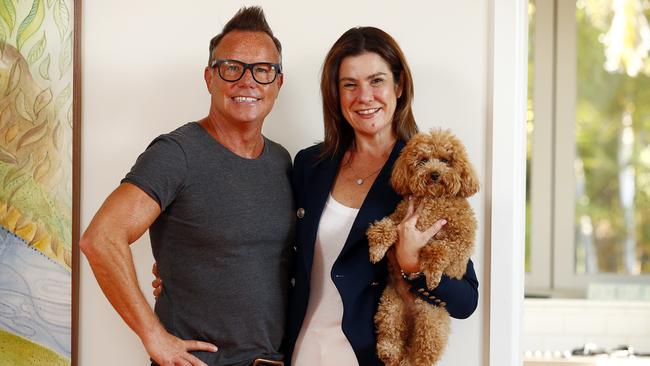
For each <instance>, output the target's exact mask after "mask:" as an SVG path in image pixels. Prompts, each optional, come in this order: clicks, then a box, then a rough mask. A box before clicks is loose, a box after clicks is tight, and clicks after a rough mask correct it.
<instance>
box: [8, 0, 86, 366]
mask: <svg viewBox="0 0 650 366" xmlns="http://www.w3.org/2000/svg"><path fill="white" fill-rule="evenodd" d="M73 11H74V1H73V0H0V309H2V311H0V365H5V364H7V365H54V364H56V365H59V364H62V365H69V364H70V354H71V340H70V335H71V302H72V301H71V293H72V291H71V271H72V250H71V248H72V153H73V151H72V130H73V127H74V126H73V118H72V91H73V90H72V89H73V54H72V52H73V38H74V37H73V24H74V21H73ZM39 355H40V356H39Z"/></svg>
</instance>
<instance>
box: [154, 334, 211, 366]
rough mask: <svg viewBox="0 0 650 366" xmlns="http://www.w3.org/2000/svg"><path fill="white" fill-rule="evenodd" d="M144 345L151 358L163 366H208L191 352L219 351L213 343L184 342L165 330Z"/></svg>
mask: <svg viewBox="0 0 650 366" xmlns="http://www.w3.org/2000/svg"><path fill="white" fill-rule="evenodd" d="M143 343H144V347H145V348H146V349H147V353H149V356H151V358H152V359H153V360H154V361H156V363H158V364H159V365H161V366H208V365H207V364H206V363H205V362H203V361H201V360H199V359H198V358H196V357H195V356H193V355H192V354H191V353H189V352H190V351H206V352H217V350H218V349H217V346H215V345H213V344H211V343H207V342H201V341H186V340H182V339H180V338H177V337H175V336H173V335H171V334H169V333H167V332H166V331H164V330H163V331H161V332H160V333H158V334H157V335H156V336H154V337H151V338H150V340H148V341H143Z"/></svg>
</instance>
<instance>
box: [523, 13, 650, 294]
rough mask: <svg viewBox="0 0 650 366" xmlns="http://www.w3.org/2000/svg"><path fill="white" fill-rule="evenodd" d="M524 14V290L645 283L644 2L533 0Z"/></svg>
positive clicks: (648, 240)
mask: <svg viewBox="0 0 650 366" xmlns="http://www.w3.org/2000/svg"><path fill="white" fill-rule="evenodd" d="M529 13H530V16H531V18H530V27H531V29H530V41H529V45H530V53H529V102H528V105H529V118H528V121H527V123H528V131H529V141H528V143H529V147H528V152H529V154H528V168H529V169H528V176H527V190H528V191H527V227H526V238H527V240H526V241H527V242H526V249H527V250H526V272H527V275H526V290H527V293H528V294H529V295H535V294H536V295H553V296H556V295H559V296H563V295H566V296H570V297H582V296H585V295H586V294H587V293H588V292H589V291H590V290H592V289H594V288H595V286H593V285H594V284H602V283H632V284H634V283H637V284H643V283H645V284H647V283H649V281H650V60H649V58H648V51H649V50H650V27H649V26H648V20H647V19H648V18H650V1H648V0H598V1H596V0H591V1H586V0H578V1H566V0H537V1H535V2H532V1H531V3H530V11H529ZM590 285H591V286H590ZM649 289H650V288H649Z"/></svg>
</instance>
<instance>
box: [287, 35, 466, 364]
mask: <svg viewBox="0 0 650 366" xmlns="http://www.w3.org/2000/svg"><path fill="white" fill-rule="evenodd" d="M321 93H322V97H323V114H324V123H325V140H324V142H323V143H321V144H318V145H315V146H312V147H310V148H307V149H305V150H302V151H300V152H299V153H298V154H297V155H296V158H295V161H294V172H293V187H294V194H295V200H296V205H297V207H298V211H297V216H298V224H297V236H296V246H295V251H296V253H295V260H294V272H293V276H294V281H295V282H294V287H293V289H292V292H291V295H290V300H289V301H290V303H289V313H288V326H287V330H286V331H287V333H286V352H287V354H286V358H285V359H286V360H287V361H291V364H293V365H296V366H303V365H310V366H311V365H357V364H358V365H363V366H365V365H381V364H382V363H381V361H380V360H379V358H378V357H377V353H376V349H375V345H376V338H375V329H374V322H373V317H374V314H375V312H376V311H377V306H378V304H379V299H380V297H381V293H382V291H383V289H384V287H385V285H386V281H387V276H388V264H387V261H386V260H384V261H382V262H380V263H378V264H376V265H374V264H371V263H370V261H369V259H368V242H367V240H366V236H365V232H366V230H367V229H368V226H369V225H370V224H371V223H372V222H374V221H376V220H379V219H381V218H383V217H384V216H387V215H389V214H391V213H392V212H393V210H394V209H395V207H396V205H397V203H398V202H399V201H400V200H401V197H400V196H398V195H397V194H396V193H395V192H394V191H393V189H392V188H391V186H390V183H389V181H390V174H391V169H392V166H393V163H394V161H395V159H396V158H397V156H398V155H399V152H400V150H401V149H402V148H403V147H404V144H405V141H407V140H408V139H409V138H410V137H411V136H412V135H413V134H415V133H416V132H417V126H416V124H415V120H414V117H413V113H412V110H411V103H412V100H413V82H412V78H411V73H410V70H409V68H408V65H407V63H406V60H405V58H404V55H403V53H402V51H401V49H400V48H399V46H398V45H397V43H396V42H395V40H393V38H392V37H391V36H390V35H388V34H386V33H385V32H383V31H381V30H379V29H377V28H372V27H357V28H352V29H350V30H348V31H347V32H345V33H344V34H343V35H342V36H341V37H340V38H339V39H338V40H337V41H336V43H335V44H334V45H333V46H332V48H331V49H330V51H329V53H328V55H327V57H326V59H325V63H324V66H323V73H322V79H321ZM417 216H418V214H417V211H416V210H414V209H413V207H412V204H411V206H410V208H409V214H408V215H407V217H406V218H405V219H404V221H403V222H402V223H401V224H400V225H399V237H400V240H399V241H398V243H397V244H396V245H395V250H394V252H393V253H389V257H390V260H391V262H392V264H393V267H395V268H397V269H401V270H402V273H403V274H404V280H405V281H407V282H408V284H409V285H410V289H411V292H412V293H413V294H415V295H411V296H417V295H418V294H419V292H418V291H417V290H418V289H419V288H425V287H426V285H425V283H424V278H423V277H422V276H419V275H418V273H417V272H418V271H419V263H418V253H419V250H420V248H422V247H423V246H424V245H425V244H426V242H427V241H428V240H429V239H430V238H431V237H432V236H433V235H435V233H437V232H438V230H440V228H441V227H442V225H444V221H443V220H442V219H444V218H440V219H441V220H440V221H438V222H437V223H436V224H434V225H433V226H432V227H431V228H429V229H428V230H426V231H424V232H420V231H418V230H417V229H416V228H415V222H416V221H417ZM477 289H478V281H477V279H476V274H475V272H474V268H473V264H472V262H471V261H470V262H469V263H468V266H467V272H466V274H465V276H464V278H463V279H462V280H452V279H449V278H447V277H443V280H442V281H441V283H440V285H439V286H438V287H437V288H436V289H435V290H433V292H432V294H433V295H435V296H436V297H437V298H439V299H441V300H442V301H443V302H445V303H446V308H447V310H448V312H449V314H450V315H451V316H452V317H454V318H467V317H469V316H470V315H471V314H472V313H473V312H474V310H475V309H476V306H477V303H478V290H477ZM422 298H423V299H424V300H427V301H429V302H431V301H430V300H429V299H428V298H427V297H425V296H423V297H422ZM431 306H437V305H435V304H432V305H431Z"/></svg>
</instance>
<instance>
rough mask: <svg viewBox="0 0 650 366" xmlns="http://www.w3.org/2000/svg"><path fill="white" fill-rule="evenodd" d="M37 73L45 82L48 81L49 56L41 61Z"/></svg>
mask: <svg viewBox="0 0 650 366" xmlns="http://www.w3.org/2000/svg"><path fill="white" fill-rule="evenodd" d="M38 73H39V74H40V75H41V77H42V78H43V79H45V80H50V55H49V54H48V55H47V57H46V58H45V59H44V60H43V61H41V64H40V65H38Z"/></svg>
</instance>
